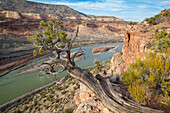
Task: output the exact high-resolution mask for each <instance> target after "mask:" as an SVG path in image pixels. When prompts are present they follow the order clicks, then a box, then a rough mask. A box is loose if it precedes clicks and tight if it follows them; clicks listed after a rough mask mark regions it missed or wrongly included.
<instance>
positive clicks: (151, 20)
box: [144, 12, 170, 25]
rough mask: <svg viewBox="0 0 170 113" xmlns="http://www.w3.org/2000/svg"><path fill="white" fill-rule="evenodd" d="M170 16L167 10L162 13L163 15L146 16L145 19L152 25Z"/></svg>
mask: <svg viewBox="0 0 170 113" xmlns="http://www.w3.org/2000/svg"><path fill="white" fill-rule="evenodd" d="M166 17H167V18H168V17H170V12H167V13H164V14H161V15H159V14H158V15H155V16H154V17H150V18H146V19H145V20H144V21H147V22H148V24H150V25H156V24H159V23H161V22H162V21H163V20H164V19H162V18H166Z"/></svg>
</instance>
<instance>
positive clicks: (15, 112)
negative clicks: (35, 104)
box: [14, 110, 67, 113]
mask: <svg viewBox="0 0 170 113" xmlns="http://www.w3.org/2000/svg"><path fill="white" fill-rule="evenodd" d="M14 113H23V112H22V111H20V110H16V111H14ZM66 113H67V112H66Z"/></svg>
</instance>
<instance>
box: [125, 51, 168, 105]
mask: <svg viewBox="0 0 170 113" xmlns="http://www.w3.org/2000/svg"><path fill="white" fill-rule="evenodd" d="M169 72H170V59H169V58H165V57H163V56H161V55H160V54H159V55H158V54H156V53H152V52H149V53H146V58H145V59H144V60H143V61H142V60H141V59H135V61H134V62H133V63H132V64H131V65H130V66H129V69H128V70H127V71H125V72H124V74H123V78H124V79H123V82H124V83H125V84H127V85H129V88H128V90H129V92H130V94H131V96H132V98H134V99H135V100H136V101H137V102H138V103H140V104H145V103H146V101H149V100H150V99H151V97H152V96H157V97H159V100H160V101H161V102H162V103H164V104H165V105H170V74H169ZM149 94H151V95H149Z"/></svg>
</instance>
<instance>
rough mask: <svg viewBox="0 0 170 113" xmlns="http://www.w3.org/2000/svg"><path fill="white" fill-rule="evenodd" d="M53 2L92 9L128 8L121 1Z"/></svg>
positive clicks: (118, 9)
mask: <svg viewBox="0 0 170 113" xmlns="http://www.w3.org/2000/svg"><path fill="white" fill-rule="evenodd" d="M53 3H54V4H60V5H68V6H71V7H76V8H78V9H94V10H105V11H106V10H107V11H121V10H122V9H124V8H129V6H126V5H123V4H122V2H118V1H115V2H114V1H112V2H111V0H107V1H105V2H90V1H86V2H76V3H70V2H53Z"/></svg>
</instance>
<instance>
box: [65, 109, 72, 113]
mask: <svg viewBox="0 0 170 113" xmlns="http://www.w3.org/2000/svg"><path fill="white" fill-rule="evenodd" d="M62 113H73V109H72V108H68V109H65V110H64V111H62Z"/></svg>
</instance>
